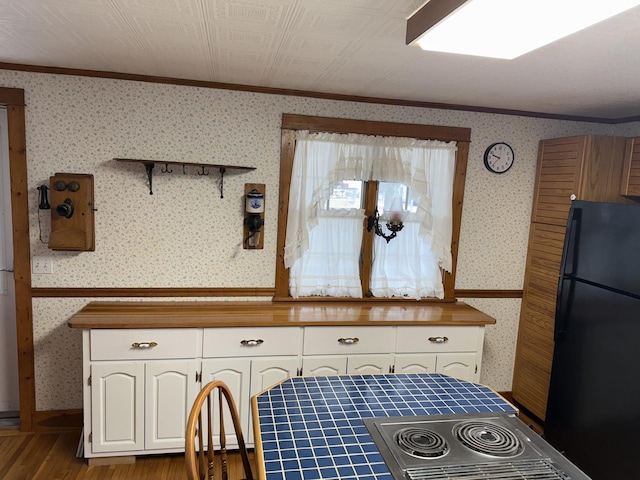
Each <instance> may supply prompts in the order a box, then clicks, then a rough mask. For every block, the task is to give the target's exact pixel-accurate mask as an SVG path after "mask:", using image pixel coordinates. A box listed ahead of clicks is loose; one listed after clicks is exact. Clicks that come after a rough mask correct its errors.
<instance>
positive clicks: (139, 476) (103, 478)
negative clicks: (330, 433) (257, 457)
mask: <svg viewBox="0 0 640 480" xmlns="http://www.w3.org/2000/svg"><path fill="white" fill-rule="evenodd" d="M79 439H80V431H79V430H78V431H62V432H57V433H21V432H18V431H7V430H0V479H3V480H147V479H148V480H151V479H153V480H186V473H185V468H184V455H183V454H171V455H148V456H140V457H137V459H136V462H135V463H133V464H129V465H103V466H91V467H90V466H89V465H88V464H87V461H86V460H85V459H82V458H76V456H75V453H76V448H77V446H78V441H79ZM249 455H250V459H251V462H252V463H253V462H254V457H253V452H250V454H249ZM228 466H229V479H230V480H239V479H240V478H241V477H239V475H242V473H241V472H242V460H241V458H240V455H239V454H237V453H234V452H230V454H229V458H228ZM254 476H255V475H254ZM218 478H219V477H218Z"/></svg>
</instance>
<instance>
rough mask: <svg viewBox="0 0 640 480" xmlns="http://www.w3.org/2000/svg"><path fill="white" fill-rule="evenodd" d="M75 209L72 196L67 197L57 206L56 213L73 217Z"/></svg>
mask: <svg viewBox="0 0 640 480" xmlns="http://www.w3.org/2000/svg"><path fill="white" fill-rule="evenodd" d="M73 210H74V207H73V200H71V199H70V198H67V199H65V201H64V202H62V203H61V204H60V205H58V206H57V207H56V213H57V214H58V215H60V216H61V217H65V218H71V217H73Z"/></svg>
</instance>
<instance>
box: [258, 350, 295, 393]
mask: <svg viewBox="0 0 640 480" xmlns="http://www.w3.org/2000/svg"><path fill="white" fill-rule="evenodd" d="M299 367H300V359H299V358H298V357H265V358H258V359H255V360H253V361H252V362H251V396H253V395H255V394H256V393H259V392H261V391H262V390H265V389H267V388H269V387H271V386H272V385H274V384H276V383H279V382H281V381H282V380H286V379H287V378H289V377H295V376H296V375H297V374H298V368H299Z"/></svg>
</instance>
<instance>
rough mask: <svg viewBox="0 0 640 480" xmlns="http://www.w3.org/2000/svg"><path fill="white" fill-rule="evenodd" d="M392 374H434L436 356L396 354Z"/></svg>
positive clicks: (430, 354)
mask: <svg viewBox="0 0 640 480" xmlns="http://www.w3.org/2000/svg"><path fill="white" fill-rule="evenodd" d="M393 371H394V373H434V372H435V371H436V355H435V354H433V353H429V354H396V358H395V366H394V370H393Z"/></svg>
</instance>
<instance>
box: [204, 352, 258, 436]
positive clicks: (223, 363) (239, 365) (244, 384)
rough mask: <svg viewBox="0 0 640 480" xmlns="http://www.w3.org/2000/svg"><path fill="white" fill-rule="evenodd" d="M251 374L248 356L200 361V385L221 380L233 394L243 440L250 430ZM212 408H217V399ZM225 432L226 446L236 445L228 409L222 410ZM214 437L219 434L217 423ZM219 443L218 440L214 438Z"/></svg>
mask: <svg viewBox="0 0 640 480" xmlns="http://www.w3.org/2000/svg"><path fill="white" fill-rule="evenodd" d="M250 376H251V360H250V359H248V358H219V359H209V360H203V361H202V386H204V385H206V384H207V383H209V382H211V381H213V380H221V381H223V382H224V383H226V384H227V386H228V387H229V390H231V393H232V395H233V400H234V402H235V404H236V408H237V409H238V415H239V416H240V424H241V426H242V433H243V436H244V437H245V441H246V440H248V439H249V437H248V434H249V432H250V431H251V425H250V424H249V412H250V410H251V402H250V400H251V395H250V393H249V386H250ZM214 408H218V400H217V398H216V399H215V402H214ZM223 418H224V425H225V434H226V436H227V447H228V448H234V447H237V446H238V440H237V439H236V435H235V431H234V429H233V420H232V419H231V415H230V414H229V412H228V410H225V411H224V417H223ZM214 435H215V437H214V439H215V438H217V437H218V435H220V427H219V425H215V426H214ZM214 441H215V442H216V445H219V444H220V443H219V441H218V440H214Z"/></svg>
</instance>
